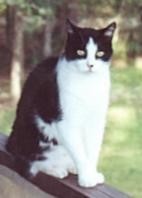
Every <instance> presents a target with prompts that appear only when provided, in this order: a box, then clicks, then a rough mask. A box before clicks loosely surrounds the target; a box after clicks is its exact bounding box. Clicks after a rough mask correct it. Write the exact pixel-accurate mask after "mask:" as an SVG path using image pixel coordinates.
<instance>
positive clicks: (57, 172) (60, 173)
mask: <svg viewBox="0 0 142 198" xmlns="http://www.w3.org/2000/svg"><path fill="white" fill-rule="evenodd" d="M47 174H49V175H52V176H54V177H57V178H59V179H63V178H65V177H67V176H68V171H67V170H66V169H64V168H63V169H62V168H59V169H53V170H52V171H51V172H50V173H49V172H48V173H47Z"/></svg>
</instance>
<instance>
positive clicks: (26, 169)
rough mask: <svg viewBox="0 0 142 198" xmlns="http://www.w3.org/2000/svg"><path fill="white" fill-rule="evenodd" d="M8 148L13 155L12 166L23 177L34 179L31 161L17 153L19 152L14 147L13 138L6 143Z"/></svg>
mask: <svg viewBox="0 0 142 198" xmlns="http://www.w3.org/2000/svg"><path fill="white" fill-rule="evenodd" d="M6 150H7V151H8V153H9V154H10V155H11V159H12V168H13V169H14V170H15V171H16V172H17V173H19V174H20V175H21V176H22V177H24V178H26V179H28V180H30V179H32V178H33V175H32V174H31V173H30V167H31V165H30V164H31V161H30V160H28V159H27V158H25V157H23V156H20V155H18V154H17V152H16V151H15V150H14V149H13V144H12V142H11V138H9V139H8V141H7V143H6Z"/></svg>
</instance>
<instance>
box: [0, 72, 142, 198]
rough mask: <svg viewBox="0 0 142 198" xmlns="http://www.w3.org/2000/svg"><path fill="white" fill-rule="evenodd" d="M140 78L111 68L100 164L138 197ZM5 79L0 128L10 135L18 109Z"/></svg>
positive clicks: (141, 153) (141, 162)
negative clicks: (15, 109) (107, 111)
mask: <svg viewBox="0 0 142 198" xmlns="http://www.w3.org/2000/svg"><path fill="white" fill-rule="evenodd" d="M141 79H142V71H141V70H137V69H134V68H128V69H112V95H111V105H110V109H109V113H108V123H107V127H106V133H105V139H104V144H103V148H102V153H101V158H100V164H99V169H100V170H101V171H102V172H103V173H104V174H105V176H106V182H107V183H109V184H111V185H113V186H115V187H116V188H118V189H120V190H121V191H124V192H127V193H128V194H130V195H131V196H132V197H135V198H141V197H142V190H141V182H142V176H141V175H142V130H141V126H142V94H141V90H142V80H141ZM3 80H4V81H2V82H1V81H0V85H1V84H2V83H3V84H2V87H3V89H2V90H1V89H0V99H1V98H2V101H1V100H0V102H1V105H0V111H1V113H0V131H3V132H6V133H7V134H8V133H9V131H10V128H11V124H12V122H13V119H14V112H15V111H14V107H13V106H12V105H8V104H9V102H8V101H9V100H8V98H9V96H8V95H7V91H8V88H7V85H8V84H7V81H6V80H5V79H3ZM4 82H5V83H4ZM0 87H1V86H0Z"/></svg>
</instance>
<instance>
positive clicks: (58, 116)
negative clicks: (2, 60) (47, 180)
mask: <svg viewBox="0 0 142 198" xmlns="http://www.w3.org/2000/svg"><path fill="white" fill-rule="evenodd" d="M115 29H116V23H115V22H113V23H111V24H110V25H108V26H107V27H105V28H102V29H93V28H82V27H78V26H76V25H75V24H74V23H72V22H71V21H70V20H67V39H66V44H65V49H64V52H63V53H62V54H61V55H60V56H59V57H50V58H47V59H46V60H44V61H43V62H41V63H40V64H38V65H37V66H36V67H35V68H34V69H33V71H32V72H31V73H30V74H29V77H28V78H27V80H26V82H25V85H24V87H23V91H22V94H21V98H20V100H19V103H18V106H17V111H16V118H15V121H14V123H13V127H12V133H11V135H10V137H9V139H8V142H7V146H6V147H7V150H8V151H9V152H11V153H12V154H13V155H14V156H15V164H16V167H17V171H18V172H19V173H20V174H21V175H23V176H24V177H29V178H30V177H34V176H36V174H37V173H38V172H39V171H41V172H44V173H46V174H48V175H52V176H54V177H58V178H64V177H67V176H68V174H69V173H73V174H77V175H78V184H79V185H80V186H82V187H93V186H95V185H97V184H100V183H103V182H104V176H103V174H102V173H99V172H98V171H97V164H98V158H99V153H100V149H101V144H102V141H103V134H104V129H105V124H106V114H107V110H108V106H109V95H110V62H111V57H112V53H113V50H112V38H113V34H114V31H115Z"/></svg>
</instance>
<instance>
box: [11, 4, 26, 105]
mask: <svg viewBox="0 0 142 198" xmlns="http://www.w3.org/2000/svg"><path fill="white" fill-rule="evenodd" d="M13 11H14V13H13V14H14V18H13V25H14V27H13V28H14V31H13V42H12V60H11V74H10V78H11V79H10V91H11V97H12V100H13V102H14V103H17V102H18V100H19V97H20V94H21V83H22V75H23V62H24V61H23V60H24V50H23V36H24V35H23V16H22V12H21V11H20V9H18V7H16V6H14V8H13Z"/></svg>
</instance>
